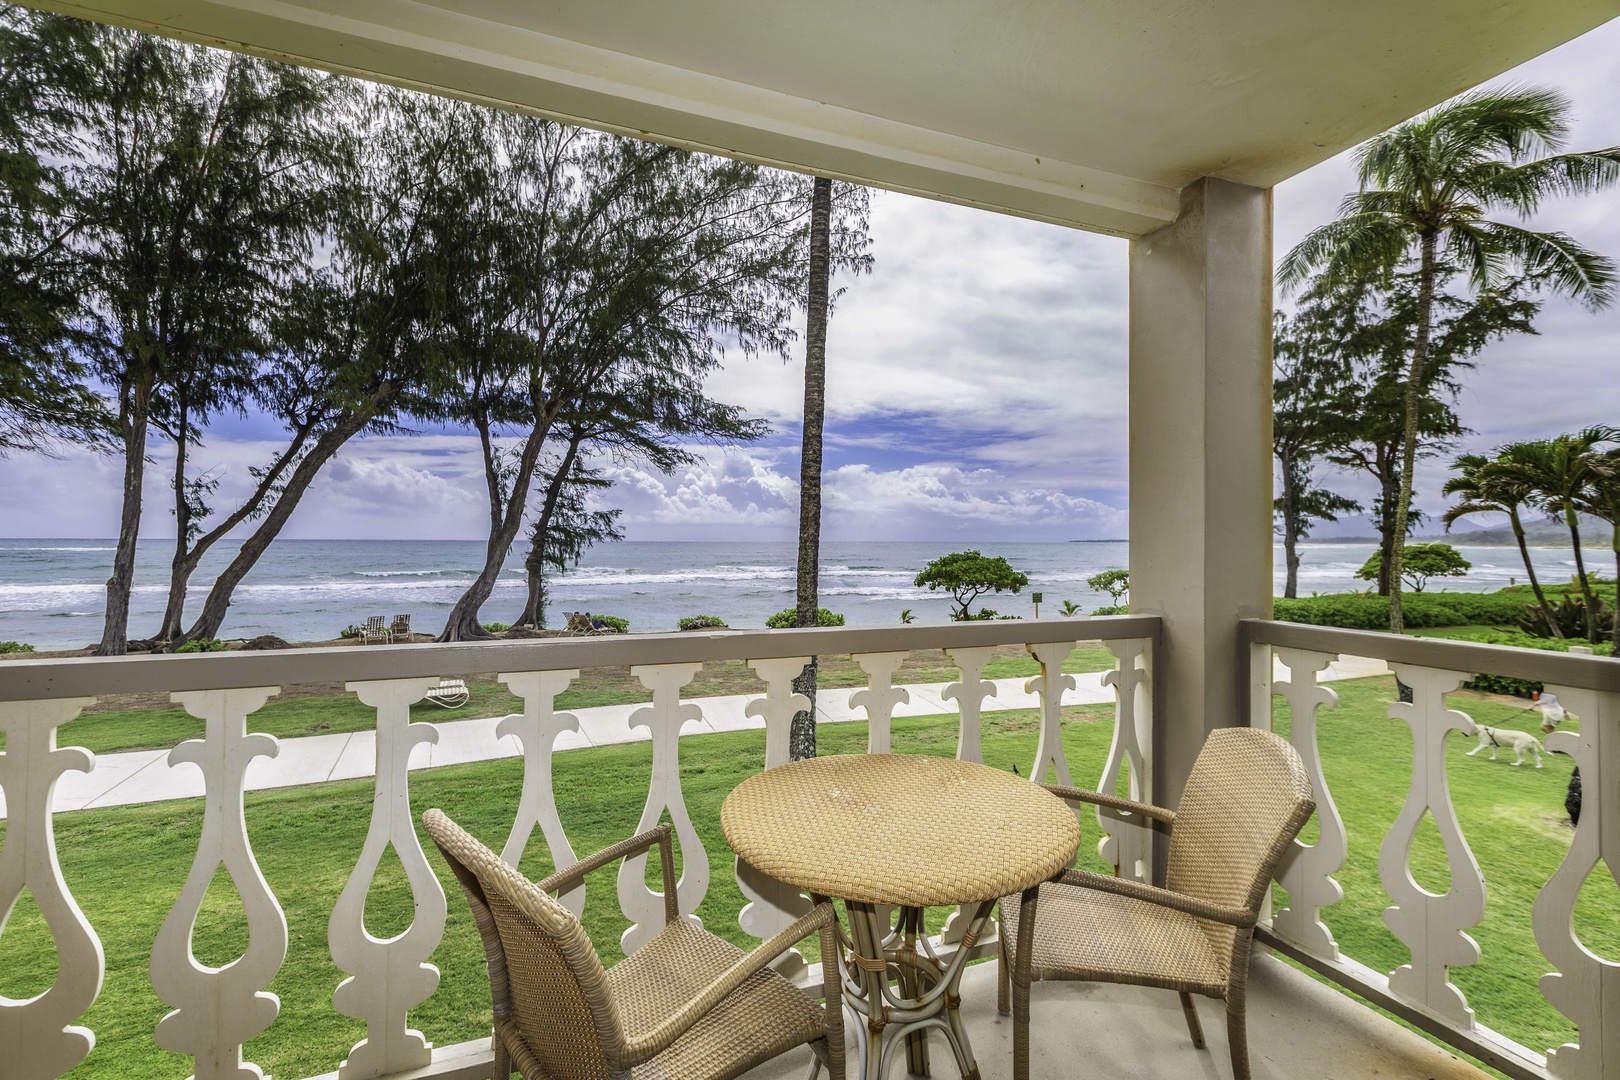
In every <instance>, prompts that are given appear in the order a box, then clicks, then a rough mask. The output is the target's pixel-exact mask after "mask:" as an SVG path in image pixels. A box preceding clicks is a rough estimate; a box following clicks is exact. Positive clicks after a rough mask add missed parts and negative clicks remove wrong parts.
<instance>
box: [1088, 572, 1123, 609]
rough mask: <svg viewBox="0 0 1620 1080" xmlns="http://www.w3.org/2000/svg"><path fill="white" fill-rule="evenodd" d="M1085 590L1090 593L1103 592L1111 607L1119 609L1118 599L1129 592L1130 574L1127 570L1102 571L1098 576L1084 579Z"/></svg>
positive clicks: (1094, 575)
mask: <svg viewBox="0 0 1620 1080" xmlns="http://www.w3.org/2000/svg"><path fill="white" fill-rule="evenodd" d="M1086 588H1088V589H1090V590H1091V591H1092V592H1105V593H1107V594H1108V597H1109V599H1110V600H1112V601H1113V604H1112V605H1111V606H1113V607H1119V605H1120V599H1121V598H1122V597H1123V596H1124V595H1125V594H1126V593H1128V592H1130V591H1131V572H1130V571H1129V570H1104V571H1103V572H1102V573H1100V574H1093V575H1091V576H1090V577H1088V578H1086Z"/></svg>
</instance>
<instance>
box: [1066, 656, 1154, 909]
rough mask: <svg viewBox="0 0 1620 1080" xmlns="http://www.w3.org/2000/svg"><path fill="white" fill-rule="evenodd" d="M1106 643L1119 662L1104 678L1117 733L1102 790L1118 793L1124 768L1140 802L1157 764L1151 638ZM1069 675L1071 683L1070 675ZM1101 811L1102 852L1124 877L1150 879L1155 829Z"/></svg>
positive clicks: (1124, 815) (1116, 812)
mask: <svg viewBox="0 0 1620 1080" xmlns="http://www.w3.org/2000/svg"><path fill="white" fill-rule="evenodd" d="M1106 644H1107V645H1108V648H1109V651H1110V652H1112V653H1113V654H1114V657H1115V659H1116V660H1117V661H1118V666H1117V667H1116V668H1115V669H1114V670H1113V671H1110V672H1107V673H1105V674H1104V675H1103V678H1102V681H1103V684H1104V685H1105V686H1112V687H1113V688H1114V738H1113V741H1112V742H1111V743H1110V744H1109V747H1108V760H1107V761H1106V763H1105V764H1104V765H1103V771H1102V777H1101V778H1100V779H1099V780H1098V781H1097V790H1098V791H1106V792H1108V793H1109V794H1113V793H1114V792H1115V791H1117V790H1118V789H1119V780H1120V775H1121V773H1122V772H1123V773H1124V775H1125V777H1126V785H1127V786H1126V791H1127V792H1128V793H1129V797H1130V798H1132V799H1136V800H1138V801H1141V800H1143V799H1146V798H1147V797H1148V795H1149V792H1148V783H1147V778H1148V776H1149V770H1150V769H1151V767H1152V766H1151V764H1150V759H1151V757H1152V745H1153V743H1152V732H1151V730H1150V725H1151V724H1152V693H1151V691H1152V681H1151V674H1150V672H1149V670H1148V668H1147V664H1148V663H1149V662H1150V659H1151V655H1150V653H1149V651H1148V650H1149V646H1150V644H1151V642H1150V641H1149V640H1148V639H1147V638H1124V639H1120V640H1117V641H1109V642H1107V643H1106ZM1060 662H1061V661H1060ZM1064 677H1065V678H1069V679H1071V682H1072V677H1071V676H1064ZM1096 811H1097V827H1098V828H1099V829H1101V830H1102V834H1103V836H1102V839H1101V840H1099V841H1097V854H1098V855H1100V856H1101V857H1102V859H1103V861H1104V862H1110V863H1113V864H1114V868H1115V870H1116V872H1118V873H1119V874H1120V875H1121V876H1122V877H1128V878H1133V879H1135V880H1137V881H1146V880H1148V878H1149V877H1151V876H1152V872H1153V864H1152V859H1153V834H1152V833H1151V832H1150V831H1149V828H1150V827H1149V826H1148V824H1147V823H1146V822H1140V821H1137V820H1136V816H1135V815H1134V814H1127V813H1124V812H1122V811H1119V810H1110V809H1108V808H1107V807H1103V806H1099V807H1097V808H1096Z"/></svg>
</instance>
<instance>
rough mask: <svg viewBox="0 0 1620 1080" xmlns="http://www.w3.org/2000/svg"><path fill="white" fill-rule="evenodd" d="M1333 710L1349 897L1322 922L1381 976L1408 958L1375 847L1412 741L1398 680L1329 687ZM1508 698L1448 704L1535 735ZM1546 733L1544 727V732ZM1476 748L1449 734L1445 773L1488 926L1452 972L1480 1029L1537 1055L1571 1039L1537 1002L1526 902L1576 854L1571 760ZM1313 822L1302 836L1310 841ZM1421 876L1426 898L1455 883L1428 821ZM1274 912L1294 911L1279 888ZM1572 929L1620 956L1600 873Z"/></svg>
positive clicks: (1618, 911)
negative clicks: (1474, 951) (1387, 919)
mask: <svg viewBox="0 0 1620 1080" xmlns="http://www.w3.org/2000/svg"><path fill="white" fill-rule="evenodd" d="M1334 689H1335V690H1336V691H1337V692H1338V694H1339V708H1337V709H1334V710H1326V709H1324V710H1323V711H1322V713H1321V714H1320V715H1321V717H1322V719H1321V722H1320V723H1319V724H1318V739H1319V742H1320V745H1321V748H1322V757H1323V763H1324V765H1323V767H1324V771H1325V772H1326V775H1327V782H1328V787H1329V789H1330V790H1331V791H1332V793H1333V797H1334V799H1335V801H1336V802H1337V804H1338V807H1339V811H1340V813H1341V815H1342V816H1343V818H1344V822H1345V828H1346V831H1347V833H1348V835H1349V839H1350V854H1349V858H1348V861H1347V863H1346V866H1345V869H1344V870H1343V871H1342V872H1340V873H1339V874H1337V875H1335V876H1336V877H1337V879H1338V881H1339V883H1340V884H1341V885H1342V886H1343V887H1344V893H1345V897H1344V900H1342V901H1341V902H1340V903H1338V904H1336V905H1334V906H1333V907H1331V908H1329V909H1328V910H1327V912H1326V913H1325V915H1324V921H1325V922H1326V923H1327V924H1328V926H1329V928H1330V929H1331V930H1332V931H1333V934H1334V937H1335V938H1336V940H1337V941H1338V943H1339V949H1340V951H1341V952H1342V953H1343V954H1345V955H1347V956H1350V957H1353V958H1354V959H1356V960H1359V961H1361V962H1362V963H1364V964H1367V965H1368V966H1370V967H1373V968H1376V969H1378V970H1380V971H1386V972H1388V971H1392V970H1394V969H1395V968H1396V967H1398V966H1400V965H1402V964H1404V963H1406V962H1407V961H1408V960H1409V959H1410V956H1409V953H1408V951H1407V949H1406V948H1405V946H1403V945H1402V944H1401V943H1400V942H1399V941H1397V940H1396V939H1395V937H1394V936H1393V935H1392V934H1391V933H1390V932H1389V930H1388V929H1387V928H1386V927H1385V925H1384V922H1383V918H1382V913H1383V910H1384V908H1385V907H1387V906H1388V904H1389V899H1388V897H1387V895H1386V894H1385V893H1384V890H1383V886H1382V885H1381V884H1380V881H1379V877H1378V849H1379V846H1380V845H1381V844H1382V843H1383V839H1384V836H1385V835H1386V834H1387V833H1388V831H1389V828H1390V826H1391V825H1392V824H1393V823H1394V821H1395V818H1396V816H1397V815H1398V814H1399V813H1400V809H1401V806H1402V804H1403V803H1404V802H1405V799H1406V791H1407V786H1408V784H1409V783H1410V780H1411V769H1412V739H1411V735H1410V734H1409V729H1408V728H1407V726H1406V724H1405V723H1404V722H1402V721H1397V720H1390V719H1387V718H1385V710H1386V709H1387V708H1388V706H1389V704H1390V702H1391V701H1393V699H1394V689H1393V680H1391V679H1389V678H1387V677H1386V678H1377V679H1360V680H1355V681H1352V682H1342V683H1336V684H1334ZM1510 700H1513V699H1507V698H1499V699H1491V700H1486V699H1483V698H1482V697H1481V696H1480V695H1475V694H1467V693H1464V694H1456V695H1453V696H1452V702H1453V704H1454V705H1455V706H1456V707H1457V708H1460V709H1462V710H1463V711H1465V712H1467V713H1468V714H1469V715H1471V716H1472V717H1473V718H1474V719H1475V720H1476V721H1478V722H1480V723H1486V724H1491V725H1493V726H1497V727H1512V728H1517V729H1519V730H1522V731H1532V732H1533V731H1535V723H1534V721H1533V720H1532V716H1533V715H1534V714H1531V713H1526V712H1524V711H1523V709H1522V707H1520V706H1518V705H1510V704H1506V702H1508V701H1510ZM1276 703H1277V710H1276V724H1277V727H1278V730H1280V731H1283V732H1286V731H1287V729H1288V708H1287V705H1286V703H1284V702H1283V700H1282V699H1281V698H1278V699H1276ZM1537 734H1538V735H1539V732H1537ZM1475 745H1476V742H1475V740H1474V739H1472V738H1465V737H1463V736H1462V735H1460V734H1458V735H1454V736H1452V738H1451V740H1450V742H1449V744H1448V746H1449V752H1448V759H1447V775H1448V778H1449V781H1450V786H1451V793H1452V800H1453V804H1454V805H1455V807H1456V810H1457V817H1458V820H1459V822H1460V823H1461V825H1462V830H1463V835H1464V836H1465V837H1466V838H1467V840H1468V842H1469V846H1470V847H1471V848H1472V850H1473V852H1474V857H1475V859H1476V860H1478V862H1479V865H1480V869H1481V870H1482V872H1483V873H1484V875H1485V882H1486V896H1487V902H1486V911H1485V918H1484V920H1483V922H1481V923H1480V925H1479V926H1477V927H1475V928H1473V929H1472V930H1470V931H1468V933H1469V934H1470V936H1472V937H1473V938H1474V940H1476V941H1478V942H1479V944H1480V948H1481V950H1482V956H1481V959H1480V962H1479V963H1478V964H1477V965H1474V966H1472V967H1467V968H1457V969H1454V971H1453V981H1454V982H1455V983H1456V984H1457V985H1458V986H1459V987H1460V988H1461V989H1462V991H1463V993H1464V994H1465V995H1467V997H1468V1003H1469V1005H1470V1007H1472V1008H1473V1009H1474V1012H1475V1015H1476V1016H1477V1018H1478V1020H1479V1022H1480V1023H1482V1024H1485V1025H1486V1026H1488V1027H1492V1028H1495V1029H1496V1030H1497V1031H1500V1032H1502V1033H1504V1034H1506V1035H1508V1036H1509V1037H1511V1038H1513V1039H1515V1040H1517V1041H1518V1042H1521V1043H1523V1044H1524V1045H1526V1046H1528V1047H1530V1048H1532V1049H1534V1050H1536V1051H1537V1052H1541V1051H1545V1050H1546V1049H1547V1048H1548V1047H1550V1046H1557V1045H1558V1044H1559V1043H1562V1042H1565V1041H1572V1040H1574V1039H1575V1038H1576V1032H1575V1031H1574V1029H1573V1027H1572V1026H1571V1025H1570V1024H1569V1023H1568V1022H1567V1021H1566V1020H1565V1019H1564V1018H1563V1016H1562V1014H1560V1013H1558V1012H1557V1010H1555V1009H1554V1008H1553V1007H1552V1006H1551V1005H1549V1004H1548V1003H1547V1000H1546V999H1545V998H1544V997H1542V995H1541V991H1540V989H1539V988H1538V986H1537V982H1536V981H1537V979H1538V978H1539V977H1540V976H1541V975H1542V974H1545V973H1546V972H1547V971H1549V970H1550V967H1549V965H1548V963H1547V961H1546V960H1545V959H1544V958H1543V957H1542V955H1541V952H1540V950H1539V949H1537V948H1536V944H1535V937H1534V934H1533V933H1532V931H1531V927H1530V908H1531V904H1532V903H1533V902H1534V900H1535V897H1536V893H1537V892H1538V891H1540V889H1541V887H1542V885H1544V884H1545V883H1546V881H1547V879H1548V878H1549V877H1550V876H1551V875H1552V872H1553V870H1555V869H1556V868H1557V866H1558V863H1559V861H1560V860H1561V859H1562V858H1563V856H1564V854H1565V852H1566V851H1568V849H1569V843H1570V839H1571V838H1572V836H1573V835H1574V830H1573V829H1572V828H1571V827H1570V825H1569V822H1568V819H1567V817H1566V815H1565V813H1564V807H1563V804H1564V791H1565V787H1566V786H1567V784H1568V782H1569V775H1570V771H1571V768H1572V765H1573V763H1572V762H1571V761H1570V759H1569V758H1567V757H1564V756H1563V755H1548V756H1546V757H1545V759H1544V760H1545V763H1546V767H1545V768H1542V769H1536V768H1534V767H1533V766H1531V765H1528V764H1527V765H1525V766H1524V767H1522V768H1514V767H1512V766H1511V764H1510V762H1511V761H1512V755H1511V754H1504V755H1500V756H1499V760H1497V761H1495V762H1492V761H1490V760H1489V751H1488V750H1487V751H1485V752H1483V753H1481V754H1479V755H1477V756H1475V757H1468V756H1466V754H1467V751H1469V750H1472V749H1473V748H1474V746H1475ZM1316 831H1317V823H1316V821H1315V820H1312V821H1311V822H1310V823H1309V824H1308V825H1307V826H1306V833H1305V839H1307V840H1312V839H1314V838H1315V836H1316ZM1413 863H1414V876H1415V878H1416V879H1417V881H1418V883H1419V884H1420V885H1421V886H1423V887H1424V888H1425V889H1428V890H1430V891H1432V892H1444V891H1446V889H1447V888H1448V882H1449V875H1448V873H1447V869H1446V861H1445V855H1444V850H1443V846H1442V844H1441V840H1440V833H1439V831H1438V829H1436V828H1435V826H1434V823H1433V821H1432V820H1431V819H1430V818H1428V817H1425V818H1424V821H1423V824H1422V825H1421V826H1420V828H1419V832H1418V838H1417V842H1416V844H1415V845H1414V849H1413ZM1275 892H1276V896H1277V906H1278V907H1282V906H1283V905H1284V904H1285V903H1286V894H1285V893H1284V892H1283V890H1282V889H1281V888H1278V889H1277V890H1275ZM1576 927H1577V932H1578V933H1579V935H1580V936H1581V938H1582V940H1583V941H1584V942H1585V943H1586V946H1587V947H1588V948H1589V949H1591V950H1592V951H1594V952H1596V953H1597V954H1598V955H1600V956H1606V957H1617V956H1620V893H1617V891H1616V890H1615V889H1614V888H1613V885H1612V882H1610V881H1609V879H1608V878H1607V876H1606V875H1596V876H1594V877H1593V878H1592V879H1590V880H1589V881H1588V883H1587V887H1586V889H1585V890H1584V891H1583V892H1582V896H1581V905H1580V908H1579V909H1578V911H1577V914H1576Z"/></svg>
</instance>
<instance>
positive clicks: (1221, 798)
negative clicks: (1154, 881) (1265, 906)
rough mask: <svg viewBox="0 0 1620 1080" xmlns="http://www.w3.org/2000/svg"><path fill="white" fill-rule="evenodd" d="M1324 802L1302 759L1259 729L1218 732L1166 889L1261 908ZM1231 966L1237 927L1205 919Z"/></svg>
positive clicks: (1184, 811)
mask: <svg viewBox="0 0 1620 1080" xmlns="http://www.w3.org/2000/svg"><path fill="white" fill-rule="evenodd" d="M1315 808H1316V803H1315V802H1314V801H1313V799H1312V798H1311V781H1310V777H1309V776H1308V775H1307V774H1306V772H1305V766H1304V764H1303V763H1302V762H1301V761H1300V759H1299V754H1298V753H1296V752H1295V751H1294V748H1293V747H1292V746H1289V745H1288V743H1287V742H1286V741H1284V740H1283V739H1280V738H1278V737H1277V736H1276V735H1273V734H1272V733H1271V732H1269V731H1261V730H1260V729H1258V728H1219V729H1217V730H1215V731H1213V732H1211V733H1210V736H1209V738H1208V740H1207V741H1206V742H1205V743H1204V748H1203V750H1201V751H1200V752H1199V754H1198V760H1197V761H1196V762H1195V763H1194V764H1193V768H1192V773H1191V775H1190V776H1189V777H1188V778H1187V787H1186V790H1185V791H1183V792H1182V795H1181V805H1180V806H1178V807H1177V808H1176V824H1175V828H1174V829H1173V830H1172V831H1171V833H1170V852H1169V857H1168V858H1169V865H1168V867H1167V870H1166V875H1165V884H1166V885H1167V886H1169V887H1170V888H1171V889H1173V890H1175V891H1176V892H1179V893H1185V894H1186V895H1188V896H1193V897H1197V898H1198V899H1200V900H1206V901H1209V902H1210V903H1214V904H1221V905H1225V906H1227V907H1236V908H1243V909H1246V910H1249V911H1254V910H1257V909H1258V908H1259V905H1260V902H1261V899H1262V898H1263V897H1264V896H1265V892H1266V887H1267V885H1269V884H1270V882H1271V877H1272V874H1273V873H1274V872H1275V870H1276V868H1277V861H1278V860H1279V859H1280V858H1282V854H1283V852H1284V851H1285V850H1286V849H1287V847H1288V845H1289V844H1291V843H1292V842H1293V840H1294V837H1295V836H1297V835H1298V834H1299V830H1300V829H1301V828H1302V827H1303V826H1304V824H1305V822H1306V821H1307V820H1308V819H1309V818H1310V816H1311V812H1312V811H1313V810H1314V809H1315ZM1200 922H1201V923H1202V925H1203V927H1204V930H1205V932H1206V933H1207V934H1208V935H1209V937H1210V942H1211V943H1212V944H1213V945H1214V946H1215V949H1216V951H1217V953H1219V955H1220V956H1221V959H1222V961H1223V962H1226V963H1230V961H1231V958H1232V942H1233V939H1234V937H1235V935H1236V933H1237V930H1236V928H1234V927H1232V926H1229V925H1227V924H1225V923H1218V922H1211V921H1208V920H1200Z"/></svg>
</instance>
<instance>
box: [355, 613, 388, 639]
mask: <svg viewBox="0 0 1620 1080" xmlns="http://www.w3.org/2000/svg"><path fill="white" fill-rule="evenodd" d="M378 642H381V643H382V644H384V645H392V644H393V643H394V635H393V634H392V633H391V632H390V631H389V629H388V622H387V620H386V619H385V618H384V617H383V616H381V615H372V616H371V617H370V618H368V619H366V625H365V626H363V627H362V628H361V629H360V644H362V645H375V644H377V643H378Z"/></svg>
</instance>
